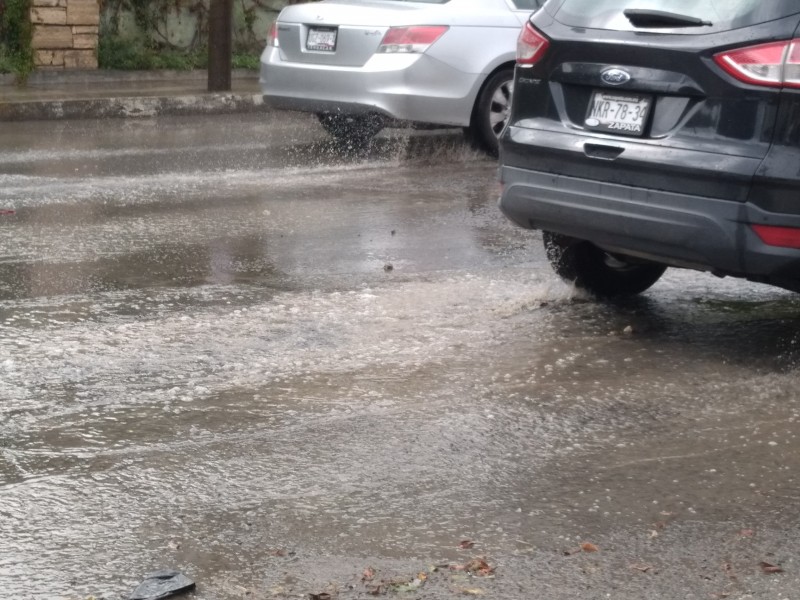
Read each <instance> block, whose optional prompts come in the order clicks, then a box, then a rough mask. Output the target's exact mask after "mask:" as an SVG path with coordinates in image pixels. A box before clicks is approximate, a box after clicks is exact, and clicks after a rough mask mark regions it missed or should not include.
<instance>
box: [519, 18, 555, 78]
mask: <svg viewBox="0 0 800 600" xmlns="http://www.w3.org/2000/svg"><path fill="white" fill-rule="evenodd" d="M549 45H550V42H549V41H548V40H547V38H546V37H544V36H543V35H542V34H541V33H539V32H538V31H536V29H535V28H534V26H533V25H531V24H530V23H525V27H523V28H522V31H521V32H520V34H519V38H518V39H517V64H518V65H521V66H523V67H532V66H533V65H535V64H536V63H537V62H539V60H540V59H541V58H542V56H544V53H545V52H547V47H548V46H549Z"/></svg>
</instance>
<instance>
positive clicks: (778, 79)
mask: <svg viewBox="0 0 800 600" xmlns="http://www.w3.org/2000/svg"><path fill="white" fill-rule="evenodd" d="M714 61H715V62H716V63H717V64H718V65H719V66H720V67H722V68H723V69H725V71H727V72H728V73H730V74H731V75H733V76H734V77H735V78H736V79H738V80H739V81H743V82H745V83H750V84H752V85H765V86H769V87H794V88H800V39H794V40H785V41H782V42H771V43H769V44H759V45H757V46H747V47H745V48H736V49H735V50H728V51H727V52H721V53H719V54H716V55H714Z"/></svg>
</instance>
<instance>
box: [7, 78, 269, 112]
mask: <svg viewBox="0 0 800 600" xmlns="http://www.w3.org/2000/svg"><path fill="white" fill-rule="evenodd" d="M206 86H207V75H206V72H205V71H104V70H97V71H41V72H36V73H33V74H31V76H30V78H29V79H28V82H27V83H26V84H25V85H24V86H17V85H16V84H15V83H14V78H13V76H11V75H0V121H26V120H53V119H95V118H107V117H153V116H157V115H189V114H219V113H233V112H257V111H267V110H269V109H268V108H267V107H266V106H264V103H263V99H262V96H261V92H260V88H259V85H258V73H257V72H256V71H245V70H236V71H234V72H233V77H232V90H231V91H230V92H222V93H210V92H208V91H206Z"/></svg>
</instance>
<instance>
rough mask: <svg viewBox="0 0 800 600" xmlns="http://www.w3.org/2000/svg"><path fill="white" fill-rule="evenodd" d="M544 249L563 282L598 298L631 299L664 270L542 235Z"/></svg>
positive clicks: (585, 244) (560, 237)
mask: <svg viewBox="0 0 800 600" xmlns="http://www.w3.org/2000/svg"><path fill="white" fill-rule="evenodd" d="M543 237H544V248H545V251H546V252H547V259H548V260H549V261H550V264H551V265H552V267H553V270H554V271H555V272H556V273H557V274H558V275H559V276H560V277H561V278H562V279H564V280H565V281H567V282H569V283H573V284H575V287H577V288H580V289H583V290H586V291H587V292H590V293H592V294H594V295H595V296H599V297H600V298H613V297H619V296H633V295H635V294H639V293H641V292H643V291H645V290H646V289H648V288H649V287H650V286H652V285H653V284H654V283H655V282H656V281H658V280H659V278H660V277H661V276H662V275H663V274H664V271H666V270H667V267H666V266H664V265H660V264H657V263H650V262H639V261H637V260H635V259H633V258H630V257H624V256H620V255H616V254H610V253H608V252H606V251H605V250H603V249H601V248H598V247H597V246H595V245H594V244H592V243H591V242H587V241H584V240H577V239H575V238H570V237H567V236H564V235H560V234H557V233H550V232H548V231H545V232H544V233H543Z"/></svg>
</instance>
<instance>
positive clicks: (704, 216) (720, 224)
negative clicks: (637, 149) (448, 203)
mask: <svg viewBox="0 0 800 600" xmlns="http://www.w3.org/2000/svg"><path fill="white" fill-rule="evenodd" d="M500 179H501V181H502V182H503V183H504V189H503V194H502V197H501V199H500V208H501V210H502V211H503V213H504V214H505V215H506V216H507V217H508V218H509V219H511V220H512V221H514V222H515V223H517V224H519V225H521V226H522V227H526V228H532V229H542V230H545V231H552V232H555V233H561V234H564V235H568V236H571V237H575V238H579V239H583V240H588V241H591V242H593V243H594V244H596V245H598V246H600V247H602V248H604V249H606V250H609V251H613V252H618V253H621V254H628V255H632V256H639V257H642V258H646V259H649V260H653V261H656V262H661V263H665V264H669V265H673V266H680V267H689V268H695V269H701V270H707V271H713V272H715V273H718V274H721V275H734V276H739V277H747V278H750V279H754V280H757V281H764V282H768V283H773V284H776V285H781V286H783V287H791V288H792V289H795V288H796V286H797V285H798V284H797V283H792V282H794V281H795V280H800V250H795V249H790V248H779V247H773V246H768V245H766V244H764V243H763V242H762V241H761V239H760V238H759V237H758V236H757V235H756V234H755V232H754V231H753V230H752V228H751V227H750V224H753V223H763V224H769V225H780V226H784V227H800V216H798V215H784V214H777V213H769V212H767V211H764V210H763V209H761V208H758V207H757V206H755V205H753V204H751V203H748V202H733V201H728V200H719V199H715V198H707V197H703V196H695V195H686V194H679V193H675V192H665V191H659V190H653V189H647V188H641V187H632V186H628V185H621V184H614V183H606V182H603V181H597V180H591V179H582V178H578V177H571V176H565V175H558V174H554V173H545V172H539V171H530V170H527V169H520V168H516V167H509V166H502V167H501V169H500Z"/></svg>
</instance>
